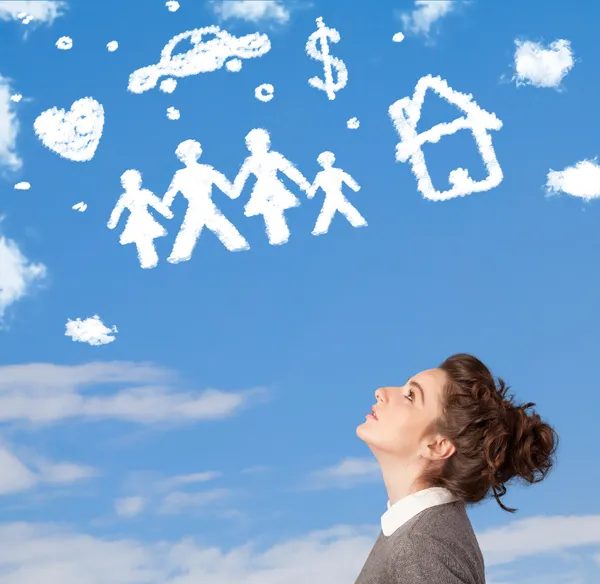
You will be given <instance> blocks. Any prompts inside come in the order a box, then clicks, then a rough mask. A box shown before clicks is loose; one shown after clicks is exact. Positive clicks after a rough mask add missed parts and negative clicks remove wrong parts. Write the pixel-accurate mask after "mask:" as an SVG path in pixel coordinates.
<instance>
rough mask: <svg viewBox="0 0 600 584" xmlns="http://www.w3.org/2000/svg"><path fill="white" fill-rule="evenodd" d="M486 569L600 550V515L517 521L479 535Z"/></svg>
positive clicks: (546, 517)
mask: <svg viewBox="0 0 600 584" xmlns="http://www.w3.org/2000/svg"><path fill="white" fill-rule="evenodd" d="M477 539H478V540H479V545H480V546H481V551H482V553H483V555H484V556H485V563H486V566H490V567H491V566H497V565H501V564H506V563H509V562H514V561H515V560H519V559H521V558H526V557H530V556H535V555H538V554H552V555H557V554H558V553H559V552H560V551H561V550H563V551H566V550H569V549H571V548H577V547H581V546H600V515H571V516H568V515H555V516H543V515H539V516H536V517H528V518H526V519H517V520H515V521H511V522H510V523H509V524H507V525H505V526H502V527H494V528H491V529H487V530H486V531H484V532H483V533H478V534H477Z"/></svg>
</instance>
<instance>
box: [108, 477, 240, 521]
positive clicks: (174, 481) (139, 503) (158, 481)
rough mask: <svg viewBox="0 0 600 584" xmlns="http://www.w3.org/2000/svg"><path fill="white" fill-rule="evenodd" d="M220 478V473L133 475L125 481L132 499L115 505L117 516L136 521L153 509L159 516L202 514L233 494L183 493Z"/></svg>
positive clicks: (212, 491) (221, 491)
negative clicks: (138, 516)
mask: <svg viewBox="0 0 600 584" xmlns="http://www.w3.org/2000/svg"><path fill="white" fill-rule="evenodd" d="M220 477H221V473H220V472H218V471H205V472H197V473H188V474H180V475H175V476H172V477H161V476H159V475H158V474H157V473H154V472H152V471H137V472H132V473H131V474H130V476H129V478H128V479H127V481H126V485H125V490H126V491H129V496H127V497H123V498H120V499H118V500H116V501H115V512H116V513H117V515H119V516H121V517H135V516H137V515H139V514H140V513H142V511H145V510H149V509H152V510H154V511H155V512H156V513H158V514H159V515H177V514H181V513H184V512H199V511H202V510H204V509H205V508H206V506H207V505H209V504H212V503H215V502H218V501H220V500H224V499H226V498H227V497H228V496H229V495H230V494H231V491H230V490H228V489H223V488H215V489H210V490H204V491H193V492H189V491H184V490H182V488H185V487H190V486H195V485H198V484H199V483H207V482H209V481H213V480H215V479H217V478H220Z"/></svg>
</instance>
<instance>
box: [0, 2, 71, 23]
mask: <svg viewBox="0 0 600 584" xmlns="http://www.w3.org/2000/svg"><path fill="white" fill-rule="evenodd" d="M65 8H66V2H63V1H62V0H33V1H31V0H26V1H13V0H10V1H0V20H21V19H22V18H21V16H20V15H21V14H22V13H26V14H28V15H29V16H31V17H33V22H45V23H47V24H52V23H53V22H54V20H55V19H56V18H58V17H59V16H62V14H63V12H64V9H65Z"/></svg>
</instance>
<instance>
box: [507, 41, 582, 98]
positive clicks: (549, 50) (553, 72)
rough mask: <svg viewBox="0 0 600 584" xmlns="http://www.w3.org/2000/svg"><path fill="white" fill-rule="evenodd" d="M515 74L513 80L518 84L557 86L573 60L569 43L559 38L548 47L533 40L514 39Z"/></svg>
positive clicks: (572, 64)
mask: <svg viewBox="0 0 600 584" xmlns="http://www.w3.org/2000/svg"><path fill="white" fill-rule="evenodd" d="M515 45H516V46H517V48H516V50H515V63H514V67H515V74H514V76H513V81H515V82H516V84H517V86H519V85H533V86H534V87H553V88H558V87H559V86H560V83H561V81H562V80H563V79H564V77H565V76H566V75H567V73H568V72H569V71H570V70H571V69H572V68H573V66H574V64H575V60H574V58H573V51H572V49H571V43H570V42H569V41H567V40H565V39H559V40H557V41H554V42H553V43H550V45H549V46H548V47H544V46H542V44H541V43H534V42H533V41H523V40H516V41H515Z"/></svg>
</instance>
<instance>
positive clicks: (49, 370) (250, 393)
mask: <svg viewBox="0 0 600 584" xmlns="http://www.w3.org/2000/svg"><path fill="white" fill-rule="evenodd" d="M1 259H2V255H1V247H0V260H1ZM0 266H3V263H2V262H1V261H0ZM168 377H169V375H168V374H167V372H166V371H164V370H161V369H159V368H158V367H155V366H152V365H148V364H135V363H128V362H107V363H89V364H87V365H76V366H58V365H52V364H49V363H32V364H29V365H8V366H3V367H0V421H16V420H24V421H27V422H30V423H42V422H46V423H47V422H56V421H59V420H64V419H69V418H71V419H72V418H83V419H96V420H97V419H119V420H124V421H129V422H137V423H140V424H153V423H159V422H193V421H200V420H214V419H224V418H228V417H230V416H232V415H234V414H236V413H237V412H238V411H240V410H242V409H243V408H244V407H246V406H248V405H250V404H251V403H254V402H256V401H257V400H258V399H262V398H263V397H264V396H265V395H266V392H265V390H264V389H261V388H257V389H251V390H244V391H238V392H225V391H220V390H217V389H207V390H204V391H186V392H184V391H176V390H175V389H173V388H171V387H169V386H165V385H162V384H160V382H162V381H164V380H165V379H167V378H168ZM124 382H125V383H128V382H134V383H143V384H144V385H141V386H138V387H132V388H126V389H121V390H117V391H116V392H113V393H110V392H108V391H107V390H106V388H103V389H102V392H98V393H94V392H93V391H91V390H89V389H86V391H85V392H83V391H82V390H83V388H84V387H88V386H90V385H93V384H110V383H124ZM146 384H148V385H146Z"/></svg>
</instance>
